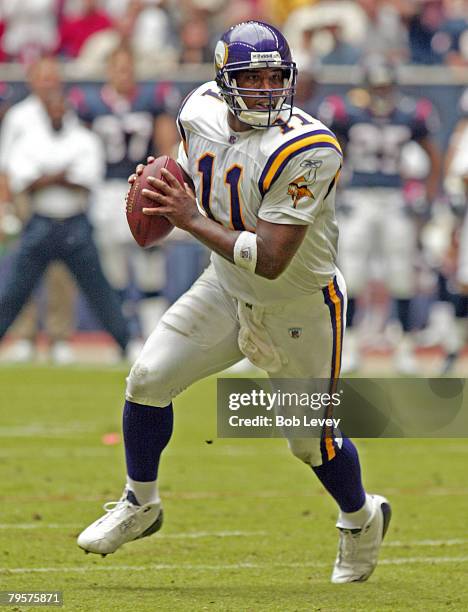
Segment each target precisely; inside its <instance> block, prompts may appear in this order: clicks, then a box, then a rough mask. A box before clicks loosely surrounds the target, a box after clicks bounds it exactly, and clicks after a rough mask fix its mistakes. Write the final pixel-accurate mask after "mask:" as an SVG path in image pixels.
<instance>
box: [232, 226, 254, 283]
mask: <svg viewBox="0 0 468 612" xmlns="http://www.w3.org/2000/svg"><path fill="white" fill-rule="evenodd" d="M233 257H234V263H235V264H236V266H239V268H244V269H245V270H249V271H250V272H252V273H253V274H255V267H256V265H257V236H256V235H255V234H252V232H241V233H240V235H239V238H238V239H237V240H236V242H235V244H234V251H233Z"/></svg>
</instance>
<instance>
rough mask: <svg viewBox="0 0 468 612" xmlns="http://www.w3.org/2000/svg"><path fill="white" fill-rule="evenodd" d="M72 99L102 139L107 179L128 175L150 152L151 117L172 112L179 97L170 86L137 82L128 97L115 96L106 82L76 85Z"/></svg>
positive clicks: (79, 112) (84, 119)
mask: <svg viewBox="0 0 468 612" xmlns="http://www.w3.org/2000/svg"><path fill="white" fill-rule="evenodd" d="M71 101H72V103H73V104H74V106H75V108H76V110H77V112H78V114H79V116H80V117H81V119H82V120H83V121H85V122H86V123H87V124H88V125H90V127H91V128H92V130H93V132H95V133H96V134H97V135H98V136H100V138H101V140H102V142H103V143H104V146H105V150H106V161H107V167H106V179H125V180H126V179H127V177H128V176H129V175H130V174H132V173H133V172H134V171H135V166H136V165H137V164H138V163H140V162H141V161H143V160H145V159H146V157H147V156H148V155H153V154H154V153H155V151H154V150H153V133H154V121H155V119H156V117H157V116H158V115H160V114H161V113H163V112H169V113H170V112H171V110H172V108H173V107H174V105H175V104H177V103H178V101H179V96H178V93H177V92H176V91H175V90H174V89H173V88H172V86H170V85H168V84H165V83H161V84H158V85H156V86H155V85H154V84H153V85H138V86H137V87H136V88H135V91H134V94H133V96H132V98H131V99H129V100H126V99H124V98H122V97H120V96H118V95H117V94H116V93H115V92H114V91H113V90H112V89H111V88H110V87H109V86H108V85H103V86H102V87H99V88H96V87H92V88H91V87H89V88H83V89H81V88H75V89H74V90H73V91H72V92H71Z"/></svg>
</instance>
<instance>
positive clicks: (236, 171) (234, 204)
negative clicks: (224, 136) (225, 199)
mask: <svg viewBox="0 0 468 612" xmlns="http://www.w3.org/2000/svg"><path fill="white" fill-rule="evenodd" d="M214 161H215V156H214V155H213V154H212V153H205V155H203V156H202V157H201V158H200V159H199V160H198V172H200V174H201V190H200V191H201V204H202V206H203V209H204V210H205V212H206V214H207V215H208V217H209V218H210V219H213V220H214V221H216V219H215V217H214V216H213V213H212V212H211V207H210V204H211V189H212V184H213V171H214ZM242 170H243V169H242V167H241V166H238V165H237V164H235V165H234V166H231V168H229V170H227V172H226V174H225V176H224V182H225V184H226V185H227V186H228V187H229V195H230V200H231V226H232V228H233V229H235V230H240V231H243V230H245V225H244V220H243V218H242V204H241V198H240V193H239V182H240V179H241V176H242Z"/></svg>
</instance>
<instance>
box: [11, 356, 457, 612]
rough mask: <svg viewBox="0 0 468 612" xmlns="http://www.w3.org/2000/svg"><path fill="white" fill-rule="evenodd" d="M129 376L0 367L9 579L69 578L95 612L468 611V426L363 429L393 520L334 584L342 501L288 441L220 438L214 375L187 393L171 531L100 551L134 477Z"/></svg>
mask: <svg viewBox="0 0 468 612" xmlns="http://www.w3.org/2000/svg"><path fill="white" fill-rule="evenodd" d="M124 379H125V372H124V371H123V370H112V369H107V370H105V369H98V368H94V369H48V368H46V367H43V368H40V367H35V368H34V367H27V368H26V367H22V368H16V367H3V368H2V369H0V476H1V478H0V482H1V489H0V590H16V591H25V590H26V591H31V590H41V591H46V590H61V591H63V593H64V602H65V606H64V609H66V610H85V611H89V612H100V611H107V610H113V611H116V612H118V611H120V610H124V609H129V610H132V611H133V610H135V611H140V610H151V611H153V610H164V611H166V610H167V611H175V610H183V611H192V610H196V611H198V610H213V611H219V610H223V611H242V612H244V611H252V612H257V611H264V610H265V611H267V610H268V611H270V610H278V611H281V612H283V611H299V610H300V611H302V610H304V611H308V612H309V611H315V610H321V611H337V610H346V611H347V610H372V611H380V610H391V611H394V610H425V611H428V610H431V611H432V610H434V611H440V610H457V611H458V610H468V485H467V453H468V445H467V444H466V441H465V440H461V439H458V440H456V439H454V440H447V441H444V440H418V441H412V440H373V441H368V440H364V441H360V442H359V444H358V445H359V449H360V451H361V458H362V463H363V468H364V473H365V481H366V484H367V488H368V490H370V491H371V492H372V491H378V492H379V493H382V494H384V495H387V496H388V497H389V499H390V500H391V502H392V505H393V510H394V519H393V524H392V526H391V528H390V531H389V533H388V536H387V538H388V539H387V540H386V543H385V546H384V547H383V550H382V555H381V563H380V565H379V567H378V568H377V570H376V572H375V574H374V575H373V576H372V578H371V579H370V580H369V582H367V583H364V584H351V585H332V584H330V583H329V575H330V572H331V567H332V563H333V560H334V557H335V549H336V544H337V534H336V529H335V527H334V521H335V519H336V510H335V507H334V504H333V502H332V501H331V500H330V499H329V498H328V497H327V496H326V495H325V494H324V492H323V491H322V490H321V488H320V485H319V483H318V481H316V480H315V478H314V476H313V474H312V473H311V472H310V470H309V469H307V468H306V467H305V466H304V465H302V464H300V463H299V462H298V461H297V460H296V459H294V458H293V457H292V456H290V455H289V452H288V450H287V449H286V447H285V444H284V441H282V440H235V441H234V440H218V439H216V437H215V431H216V421H215V418H216V414H215V381H214V379H210V380H207V381H204V382H202V383H199V384H198V385H196V386H194V387H192V388H191V389H190V390H189V391H188V392H186V393H184V394H183V396H181V397H180V398H179V399H178V401H177V403H176V424H175V434H174V437H173V439H172V442H171V445H170V447H169V448H168V449H167V450H166V452H165V455H164V456H163V460H162V464H161V470H160V485H161V492H162V494H163V499H164V504H165V511H166V523H165V526H164V529H163V531H162V532H161V533H160V534H157V535H155V536H153V537H151V538H147V539H144V540H141V541H139V542H134V543H131V544H128V545H126V546H125V547H124V548H122V549H121V550H119V551H117V553H115V554H114V555H109V556H108V557H106V558H105V559H103V558H101V557H98V556H95V555H85V554H84V553H83V552H82V551H81V550H79V549H78V548H77V546H76V544H75V538H76V536H77V534H78V532H79V531H80V530H81V529H82V528H83V527H85V526H86V525H87V524H88V523H89V522H90V521H92V520H94V519H95V518H97V517H98V516H99V515H100V514H101V505H102V503H103V502H105V501H109V500H114V499H118V497H119V496H120V493H121V490H122V487H123V482H124V480H123V478H124V462H123V448H122V445H121V444H118V445H116V446H106V445H104V444H103V442H102V436H103V434H105V433H108V432H114V431H120V415H121V404H122V395H123V390H124ZM210 440H212V441H213V443H211V444H210V443H207V441H210ZM3 609H10V610H16V611H19V610H29V609H31V608H27V607H22V606H16V607H15V606H12V607H8V606H6V607H4V608H3ZM46 609H50V608H46Z"/></svg>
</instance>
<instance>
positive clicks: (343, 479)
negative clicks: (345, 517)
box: [312, 436, 366, 512]
mask: <svg viewBox="0 0 468 612" xmlns="http://www.w3.org/2000/svg"><path fill="white" fill-rule="evenodd" d="M312 469H313V470H314V472H315V473H316V475H317V477H318V479H319V480H320V482H321V483H322V484H323V486H324V487H325V488H326V490H327V491H328V492H329V493H330V495H331V496H332V497H333V498H334V499H335V501H336V502H337V504H338V506H339V507H340V509H341V510H342V511H343V512H357V510H359V509H360V508H362V506H363V505H364V503H365V501H366V493H365V491H364V488H363V486H362V480H361V466H360V465H359V455H358V452H357V450H356V447H355V446H354V444H353V443H352V442H351V440H350V439H349V438H345V437H344V436H343V445H342V447H341V448H340V449H339V448H337V451H336V455H335V457H333V459H331V460H330V461H327V462H325V463H323V464H322V465H318V466H315V467H312Z"/></svg>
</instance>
